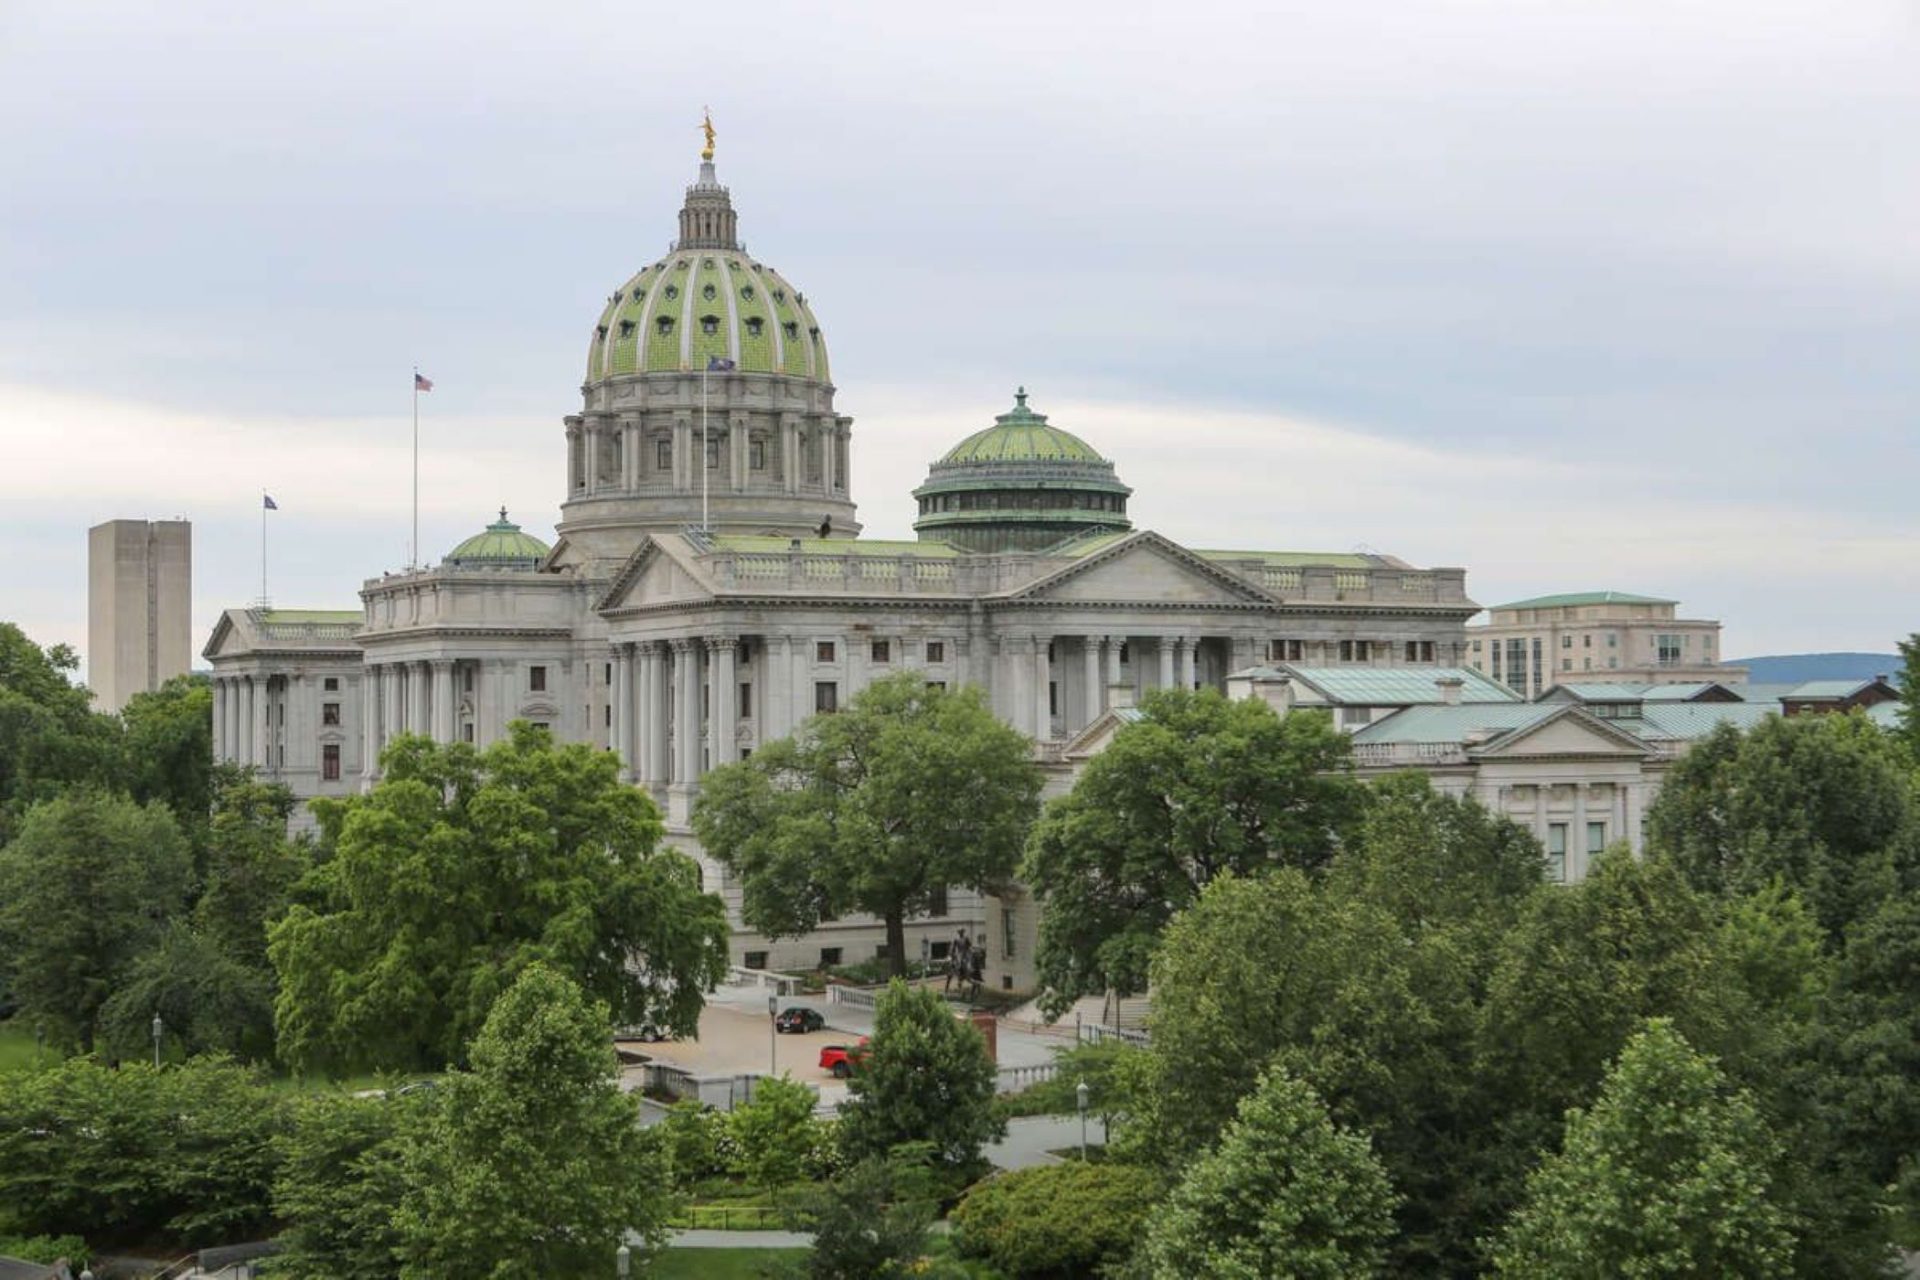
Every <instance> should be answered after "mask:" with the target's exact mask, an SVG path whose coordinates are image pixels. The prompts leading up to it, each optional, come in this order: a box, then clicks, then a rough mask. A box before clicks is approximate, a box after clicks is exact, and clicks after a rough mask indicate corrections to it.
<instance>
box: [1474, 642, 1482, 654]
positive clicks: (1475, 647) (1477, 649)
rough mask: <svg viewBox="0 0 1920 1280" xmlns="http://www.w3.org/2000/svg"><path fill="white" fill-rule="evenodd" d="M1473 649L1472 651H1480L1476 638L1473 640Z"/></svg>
mask: <svg viewBox="0 0 1920 1280" xmlns="http://www.w3.org/2000/svg"><path fill="white" fill-rule="evenodd" d="M1473 651H1474V652H1475V653H1479V652H1480V642H1479V641H1478V640H1475V641H1474V642H1473Z"/></svg>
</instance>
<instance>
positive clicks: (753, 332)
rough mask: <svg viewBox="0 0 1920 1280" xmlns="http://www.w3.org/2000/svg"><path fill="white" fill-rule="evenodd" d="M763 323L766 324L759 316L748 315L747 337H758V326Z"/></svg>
mask: <svg viewBox="0 0 1920 1280" xmlns="http://www.w3.org/2000/svg"><path fill="white" fill-rule="evenodd" d="M764 324H766V321H764V320H762V319H761V318H760V317H759V316H748V317H747V336H748V337H749V338H757V337H759V336H760V328H761V326H762V325H764Z"/></svg>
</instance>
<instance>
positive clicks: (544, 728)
mask: <svg viewBox="0 0 1920 1280" xmlns="http://www.w3.org/2000/svg"><path fill="white" fill-rule="evenodd" d="M533 727H534V728H536V729H538V730H539V731H540V732H542V733H552V732H553V725H552V724H551V723H550V722H549V721H546V720H535V721H534V722H533Z"/></svg>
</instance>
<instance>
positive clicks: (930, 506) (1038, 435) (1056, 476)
mask: <svg viewBox="0 0 1920 1280" xmlns="http://www.w3.org/2000/svg"><path fill="white" fill-rule="evenodd" d="M1132 493H1133V490H1132V489H1129V488H1128V487H1127V486H1126V485H1124V484H1122V483H1120V479H1119V477H1118V476H1116V475H1114V473H1113V464H1112V463H1111V462H1109V461H1107V460H1106V459H1105V458H1103V457H1101V456H1100V454H1099V453H1098V452H1097V451H1096V450H1095V449H1094V448H1093V446H1092V445H1089V444H1088V443H1087V442H1086V441H1084V440H1082V439H1081V438H1080V437H1079V436H1076V435H1074V434H1073V433H1072V432H1071V431H1065V430H1062V429H1061V428H1059V427H1055V426H1051V425H1049V424H1048V422H1047V417H1046V415H1045V414H1043V413H1035V412H1034V411H1033V410H1032V409H1029V408H1028V407H1027V389H1026V388H1025V387H1022V388H1020V391H1019V393H1018V394H1017V395H1016V396H1015V397H1014V405H1013V408H1012V409H1011V410H1009V411H1008V412H1006V413H1003V414H1001V415H1000V416H999V417H997V418H995V419H994V420H993V425H992V426H991V427H988V428H987V429H986V430H985V431H978V432H975V433H974V434H973V435H970V436H968V437H967V438H966V439H965V440H962V441H961V442H960V443H959V444H957V445H955V446H954V447H953V448H952V449H950V450H948V451H947V453H946V454H945V455H944V456H943V457H942V458H941V459H940V460H939V461H938V462H936V463H934V464H933V466H932V467H930V468H929V469H928V471H927V482H926V483H925V484H923V485H921V486H920V487H919V488H918V489H915V490H914V491H913V496H914V497H915V498H916V499H918V500H919V503H920V518H919V519H918V520H916V521H914V522H913V527H914V529H915V530H916V531H918V532H919V534H920V536H921V537H922V538H932V539H940V540H942V541H946V542H951V543H953V544H955V545H956V546H961V547H965V548H967V549H968V550H971V551H1036V550H1039V549H1040V548H1042V547H1048V546H1051V545H1053V544H1054V543H1056V542H1059V541H1061V540H1063V539H1066V538H1071V537H1077V536H1079V535H1081V534H1088V533H1108V532H1116V531H1120V530H1126V529H1131V528H1132V527H1133V525H1132V523H1131V522H1130V521H1129V520H1128V519H1127V498H1128V497H1129V496H1130V495H1131V494H1132Z"/></svg>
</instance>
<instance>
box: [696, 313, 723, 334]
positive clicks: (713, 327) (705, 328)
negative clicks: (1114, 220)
mask: <svg viewBox="0 0 1920 1280" xmlns="http://www.w3.org/2000/svg"><path fill="white" fill-rule="evenodd" d="M700 332H702V333H718V332H720V317H719V316H701V317H700Z"/></svg>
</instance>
